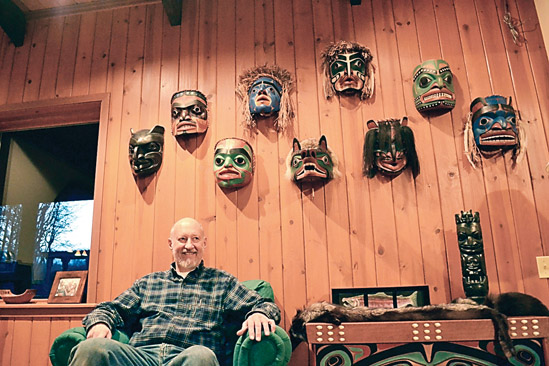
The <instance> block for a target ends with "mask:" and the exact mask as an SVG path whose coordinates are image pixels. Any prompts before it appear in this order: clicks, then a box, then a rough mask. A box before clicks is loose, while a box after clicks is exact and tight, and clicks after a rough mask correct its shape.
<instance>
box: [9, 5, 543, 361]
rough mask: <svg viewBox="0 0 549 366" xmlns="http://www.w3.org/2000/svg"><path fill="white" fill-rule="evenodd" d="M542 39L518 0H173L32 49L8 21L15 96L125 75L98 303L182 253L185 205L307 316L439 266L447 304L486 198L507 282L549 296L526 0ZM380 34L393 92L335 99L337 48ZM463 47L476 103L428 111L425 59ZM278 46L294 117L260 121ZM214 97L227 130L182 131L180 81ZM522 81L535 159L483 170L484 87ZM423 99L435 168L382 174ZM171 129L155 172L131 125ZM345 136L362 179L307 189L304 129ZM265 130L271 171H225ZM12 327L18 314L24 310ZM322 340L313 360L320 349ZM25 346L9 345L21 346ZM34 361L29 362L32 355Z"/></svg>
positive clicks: (504, 160) (495, 260)
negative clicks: (15, 39)
mask: <svg viewBox="0 0 549 366" xmlns="http://www.w3.org/2000/svg"><path fill="white" fill-rule="evenodd" d="M509 9H510V11H511V14H512V15H513V17H515V18H517V19H520V20H521V21H522V22H523V23H524V29H526V30H527V31H528V32H527V33H525V37H526V38H527V43H525V44H524V45H523V46H517V45H515V44H514V43H513V41H512V38H511V34H510V31H509V29H508V27H507V26H506V25H505V24H504V23H503V21H502V16H503V13H504V10H505V9H504V7H503V1H500V0H459V1H452V0H392V1H391V0H362V4H361V5H359V6H351V5H350V4H349V1H348V0H276V1H274V0H223V1H221V0H203V1H199V0H185V1H184V2H183V19H182V25H181V26H178V27H170V26H169V23H168V19H167V17H166V16H165V14H164V12H163V9H162V5H161V4H160V3H158V4H153V5H146V6H145V5H144V6H137V7H131V8H129V7H127V8H120V9H116V10H112V11H102V12H98V13H84V14H81V15H72V16H66V17H57V18H48V19H39V20H36V21H32V22H30V23H29V28H28V35H27V39H26V42H25V44H24V45H23V46H22V47H19V48H14V47H13V45H11V44H10V43H9V41H8V39H7V36H6V35H5V34H3V33H2V34H1V38H0V65H1V67H0V104H12V103H20V102H26V101H36V100H48V99H52V98H57V97H68V96H82V95H89V94H96V93H105V92H107V93H110V104H109V111H108V129H107V149H106V151H104V152H103V156H104V161H99V162H98V163H99V164H101V166H102V169H103V170H104V177H105V182H104V186H103V200H102V203H101V205H102V212H101V220H100V221H101V222H100V228H99V241H98V245H99V249H98V253H99V255H98V258H95V259H92V260H96V261H97V262H96V264H97V268H98V273H97V281H96V283H92V284H90V299H89V301H101V300H106V299H111V298H113V297H114V296H116V295H117V294H119V293H120V292H121V291H122V290H124V289H125V288H127V287H128V286H129V285H130V284H131V283H132V282H133V281H134V280H135V279H136V278H138V277H139V276H141V275H143V274H145V273H148V272H150V271H153V270H163V269H165V268H166V267H167V264H168V263H169V262H170V259H171V258H170V252H169V250H168V246H167V240H166V239H167V236H168V232H169V229H170V227H171V224H172V223H173V222H174V221H175V220H176V219H178V218H181V217H184V216H193V217H196V218H198V219H199V220H201V221H202V222H203V224H204V226H205V229H206V231H207V235H208V250H207V253H206V262H207V265H210V266H216V267H219V268H222V269H225V270H227V271H229V272H232V273H234V274H235V275H237V276H238V277H239V278H240V279H241V280H246V279H252V278H263V279H266V280H269V281H270V282H271V283H272V284H273V287H274V290H275V295H276V301H277V303H278V304H279V305H280V307H281V308H282V309H283V321H282V325H283V326H284V327H285V328H286V329H287V328H288V327H289V324H290V321H291V318H292V317H293V315H294V314H295V310H296V309H297V308H301V307H302V306H304V305H305V304H307V303H311V302H315V301H320V300H329V295H330V289H331V288H334V287H365V286H391V285H414V284H428V285H430V288H431V298H432V302H434V303H441V302H448V301H450V300H451V299H452V298H454V297H457V296H462V295H463V289H462V283H461V266H460V261H459V251H458V247H457V238H456V232H455V219H454V215H455V214H456V213H459V212H460V211H461V210H469V209H471V210H473V211H479V212H480V217H481V224H482V228H483V234H484V245H485V254H486V263H487V272H488V276H489V281H490V289H491V291H493V292H496V293H497V292H503V291H521V292H526V293H529V294H532V295H535V296H538V297H539V298H540V299H542V300H543V301H544V302H545V303H549V291H548V290H549V288H548V287H549V286H548V281H547V280H546V279H543V280H542V279H539V278H538V274H537V268H536V261H535V257H536V256H540V255H549V249H548V245H549V205H548V204H547V202H549V184H548V178H547V175H548V172H547V171H546V164H547V162H548V161H549V149H548V142H547V141H548V139H549V99H548V98H547V91H548V90H549V64H548V61H547V54H546V50H545V48H544V44H543V40H542V38H541V37H542V36H541V32H540V30H539V25H538V18H537V15H536V12H535V8H534V2H533V0H509ZM339 39H345V40H354V41H358V42H360V43H362V44H363V45H366V46H368V47H370V49H371V50H372V53H373V55H374V64H375V66H376V74H375V77H376V90H375V95H374V97H373V98H372V99H371V100H368V101H366V102H364V103H362V104H361V105H359V106H358V107H352V106H346V105H343V104H340V102H339V101H338V100H337V99H334V100H331V101H327V100H326V99H325V98H324V95H323V91H322V82H323V75H322V72H321V69H320V64H321V62H320V59H319V56H320V53H321V51H322V50H323V49H324V48H325V47H326V45H327V44H328V43H330V42H332V41H334V40H339ZM430 58H443V59H445V60H446V61H448V62H449V64H450V65H451V68H452V71H453V73H454V74H455V84H456V91H457V105H456V107H455V109H454V110H453V111H452V112H451V113H448V114H444V115H442V116H439V117H433V118H425V117H423V116H421V115H420V114H419V113H418V112H417V111H416V110H415V108H414V104H413V97H412V80H411V73H412V70H413V68H414V67H415V66H416V65H417V64H419V63H420V62H421V61H422V60H426V59H430ZM264 63H269V64H273V63H277V64H279V65H281V66H282V67H284V68H286V69H288V70H289V71H290V72H291V73H292V74H293V75H295V78H296V81H297V91H296V93H295V94H294V95H293V96H292V98H293V100H294V102H295V105H296V107H297V111H296V112H297V113H296V118H295V121H294V124H293V127H292V128H291V129H289V131H288V132H287V133H285V134H283V133H277V132H276V131H274V130H273V129H272V126H265V125H261V124H260V125H259V128H258V130H257V131H254V132H250V131H249V130H247V129H245V128H244V127H243V126H242V124H241V121H242V120H243V117H242V113H241V110H240V107H239V104H238V100H237V98H236V97H235V93H234V90H235V86H236V82H237V79H238V76H239V74H240V73H241V72H242V70H244V69H246V68H249V67H251V66H254V65H261V64H264ZM188 88H193V89H199V90H201V91H202V92H203V93H205V94H206V95H207V96H208V104H209V119H210V121H211V125H210V129H209V130H208V133H207V134H206V135H203V136H200V137H197V138H191V139H188V140H185V141H183V142H181V144H178V143H177V142H176V140H175V139H174V138H172V137H171V136H170V134H169V131H170V105H169V100H170V97H171V95H172V94H173V93H174V92H175V91H177V90H181V89H188ZM490 94H501V95H504V96H512V97H513V100H514V102H515V106H516V107H518V109H519V110H520V112H521V115H522V119H523V122H524V123H525V125H526V128H527V134H528V147H527V155H526V158H525V159H524V161H522V162H521V163H520V164H517V165H516V166H515V165H514V164H513V162H512V160H511V158H510V154H507V155H505V156H504V157H497V158H495V159H491V160H484V166H483V167H482V168H479V169H473V168H472V167H471V166H470V165H469V163H468V162H467V160H466V159H465V156H464V154H463V142H462V140H463V133H462V129H463V124H464V120H465V118H466V115H467V113H468V111H469V104H470V101H471V100H472V99H474V98H475V97H477V96H487V95H490ZM404 115H407V116H409V118H410V126H411V128H412V129H413V131H414V134H415V138H416V141H417V150H418V155H419V159H420V163H421V174H420V175H419V176H418V177H417V178H416V179H415V180H414V179H413V177H412V176H411V173H410V172H405V173H403V174H402V175H400V176H399V177H397V178H395V179H393V180H388V179H385V178H383V177H379V176H378V177H375V178H374V179H370V180H369V179H367V178H364V177H363V176H362V172H361V158H362V156H361V155H362V143H363V137H364V134H365V132H366V131H367V127H366V121H368V120H370V119H375V120H378V119H384V118H397V117H401V116H404ZM155 124H162V125H164V127H166V131H167V134H166V142H165V154H164V162H163V165H162V168H161V170H160V172H159V174H158V175H157V176H156V177H155V178H154V179H152V180H151V181H150V182H147V183H148V184H143V183H136V182H135V181H134V179H133V177H132V175H131V172H130V168H129V164H128V159H127V146H128V145H127V144H128V139H129V130H130V128H134V129H139V128H150V127H152V126H153V125H155ZM321 134H325V135H326V136H327V140H328V145H329V146H330V147H331V148H332V149H333V150H334V151H335V153H336V154H337V156H338V158H339V161H340V170H341V173H342V177H341V178H340V179H337V180H334V181H332V182H330V183H328V184H326V185H325V186H324V187H322V188H320V189H317V190H316V191H314V193H313V192H311V191H304V192H302V191H300V189H299V188H298V187H297V186H296V185H294V184H293V183H291V182H289V181H287V180H286V178H285V177H284V175H285V171H286V166H285V162H284V161H285V158H286V155H287V154H288V151H289V150H290V148H291V142H292V139H293V137H294V136H296V137H298V138H299V139H305V138H309V137H317V138H318V137H319V136H320V135H321ZM230 136H239V137H244V138H246V139H247V140H248V141H249V142H250V143H251V144H252V145H253V147H254V150H255V154H256V160H257V165H256V173H255V178H254V181H253V183H252V184H251V185H249V186H247V187H245V188H243V189H240V190H238V191H233V192H224V191H222V190H221V189H219V188H218V187H217V185H216V184H215V182H214V178H213V175H212V161H213V147H214V145H215V143H216V141H218V140H219V139H221V138H224V137H230ZM8 326H9V325H8ZM306 360H307V354H306V350H305V348H304V347H301V348H299V349H298V350H297V351H296V352H294V359H293V361H292V364H293V365H303V364H306V363H307V361H306ZM3 364H5V363H3ZM22 364H27V363H22Z"/></svg>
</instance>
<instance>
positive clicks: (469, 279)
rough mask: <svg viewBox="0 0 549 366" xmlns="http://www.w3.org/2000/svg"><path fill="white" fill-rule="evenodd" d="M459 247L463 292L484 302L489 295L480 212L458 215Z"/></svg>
mask: <svg viewBox="0 0 549 366" xmlns="http://www.w3.org/2000/svg"><path fill="white" fill-rule="evenodd" d="M456 225H457V238H458V246H459V251H460V255H461V271H462V275H463V290H464V291H465V295H466V296H467V297H469V298H472V299H474V300H475V301H476V300H478V302H479V303H482V302H483V301H484V298H485V297H486V295H487V294H488V277H487V276H486V264H485V260H484V245H483V242H482V230H481V228H480V218H479V214H478V212H475V214H474V215H473V213H472V211H469V212H463V211H462V212H461V214H460V215H456Z"/></svg>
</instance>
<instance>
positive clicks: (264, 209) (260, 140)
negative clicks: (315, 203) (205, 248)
mask: <svg viewBox="0 0 549 366" xmlns="http://www.w3.org/2000/svg"><path fill="white" fill-rule="evenodd" d="M254 3H255V24H256V26H255V27H254V29H255V31H256V32H255V33H256V34H255V44H256V47H255V63H256V65H261V64H269V65H273V64H275V63H276V52H275V51H276V49H275V39H276V32H275V27H274V24H275V15H276V14H275V9H274V3H275V1H273V0H263V1H261V2H258V1H256V2H254ZM265 122H267V121H265ZM257 132H258V133H257V134H255V137H256V139H255V140H256V141H257V143H256V152H255V159H256V162H257V165H256V166H257V168H258V170H257V173H256V176H257V179H256V182H257V192H254V193H255V194H254V195H252V196H251V197H250V198H251V202H254V204H253V205H249V206H250V208H252V209H254V216H252V215H249V217H248V218H247V221H251V222H250V224H251V225H250V224H247V226H248V227H249V226H251V227H252V228H253V222H254V221H255V222H257V223H258V227H257V229H252V230H251V232H250V234H249V235H250V236H251V238H252V239H253V238H254V235H257V233H259V236H256V238H257V239H256V240H257V248H258V255H257V260H256V262H257V266H256V267H254V270H255V271H250V272H249V273H248V274H247V276H248V278H250V277H251V278H253V277H256V278H257V277H259V278H265V279H266V280H267V281H269V282H271V283H272V284H273V285H275V286H279V287H281V286H282V254H281V247H280V241H281V234H280V191H279V189H278V187H280V175H279V173H278V171H273V170H272V162H273V161H277V160H278V133H277V131H276V129H275V128H274V127H273V125H272V124H271V123H270V122H267V123H261V122H259V124H258V128H257ZM252 136H253V134H252ZM255 202H257V205H256V204H255ZM267 213H269V214H267ZM256 217H257V218H256ZM254 231H255V232H254ZM252 243H253V241H252ZM246 248H247V245H246V247H244V248H243V249H244V250H246ZM256 268H257V269H256ZM281 291H282V288H280V289H279V291H277V293H275V296H276V295H278V294H280V293H281ZM277 300H278V299H277ZM281 300H282V298H279V301H281Z"/></svg>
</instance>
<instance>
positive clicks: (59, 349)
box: [50, 327, 129, 366]
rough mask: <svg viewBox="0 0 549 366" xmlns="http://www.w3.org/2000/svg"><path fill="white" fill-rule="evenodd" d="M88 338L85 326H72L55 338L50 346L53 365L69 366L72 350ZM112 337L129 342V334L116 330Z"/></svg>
mask: <svg viewBox="0 0 549 366" xmlns="http://www.w3.org/2000/svg"><path fill="white" fill-rule="evenodd" d="M85 339H86V329H84V327H76V328H71V329H68V330H66V331H64V332H63V333H61V334H60V335H59V336H58V337H57V338H55V340H54V341H53V344H52V345H51V348H50V361H51V364H52V365H53V366H67V365H68V363H69V362H68V361H69V356H70V354H71V350H72V349H73V347H74V346H76V345H77V344H78V343H80V342H82V341H83V340H85ZM112 339H114V340H116V341H119V342H122V343H128V342H129V338H128V336H127V335H126V334H125V333H123V332H121V331H119V330H115V331H114V333H113V335H112Z"/></svg>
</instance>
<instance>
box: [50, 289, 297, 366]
mask: <svg viewBox="0 0 549 366" xmlns="http://www.w3.org/2000/svg"><path fill="white" fill-rule="evenodd" d="M242 284H244V285H245V286H246V287H248V288H250V289H252V290H255V291H257V292H258V293H259V294H260V295H261V296H263V297H266V298H269V299H271V300H273V301H274V293H273V289H272V287H271V285H270V284H269V283H268V282H266V281H262V280H250V281H244V282H242ZM235 332H236V329H235ZM85 339H86V330H85V329H84V328H83V327H76V328H71V329H69V330H66V331H64V332H63V333H61V334H60V335H59V337H57V338H56V339H55V340H54V341H53V344H52V346H51V349H50V360H51V363H52V365H53V366H67V364H68V359H69V355H70V352H71V350H72V348H73V347H74V346H76V345H77V344H78V343H80V342H82V341H83V340H85ZM112 339H114V340H117V341H120V342H124V343H128V342H129V337H128V335H126V334H125V333H123V332H121V331H119V330H115V331H114V332H113V335H112ZM291 353H292V345H291V343H290V338H289V337H288V334H287V333H286V332H285V331H284V329H282V328H281V327H279V326H277V327H276V331H275V332H274V333H271V335H270V336H268V337H265V336H263V337H261V341H260V342H256V341H252V340H250V339H249V338H248V336H247V334H244V335H243V336H241V337H240V338H239V339H238V341H237V342H236V345H235V347H234V353H233V366H286V365H287V364H288V362H289V361H290V356H291Z"/></svg>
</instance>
